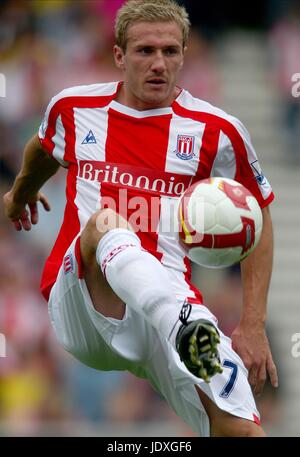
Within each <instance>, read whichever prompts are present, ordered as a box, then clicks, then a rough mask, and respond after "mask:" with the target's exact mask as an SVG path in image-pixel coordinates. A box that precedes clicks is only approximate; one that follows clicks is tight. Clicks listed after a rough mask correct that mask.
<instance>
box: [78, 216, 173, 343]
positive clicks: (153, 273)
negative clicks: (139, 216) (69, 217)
mask: <svg viewBox="0 0 300 457" xmlns="http://www.w3.org/2000/svg"><path fill="white" fill-rule="evenodd" d="M80 248H81V257H82V262H83V271H84V273H83V274H84V278H85V281H86V284H87V287H88V290H89V293H90V296H91V297H92V300H93V304H94V306H95V309H96V310H97V311H99V312H100V313H101V314H103V315H105V316H111V317H114V318H117V319H122V317H123V315H124V310H125V305H124V303H126V304H127V305H128V306H130V307H132V308H133V309H134V310H135V311H136V312H137V313H139V314H141V315H143V317H144V318H145V319H146V320H148V321H149V322H150V324H151V325H153V326H154V327H156V328H157V329H158V330H159V331H160V332H161V333H162V335H164V337H165V338H168V337H169V335H170V333H171V331H172V329H173V327H174V326H176V325H177V326H178V328H179V326H180V322H179V321H178V317H179V310H178V306H177V300H176V296H175V294H174V292H173V289H172V285H171V282H170V280H169V277H168V275H167V273H166V271H165V269H164V268H163V266H162V265H161V263H160V262H159V261H158V260H157V259H156V258H155V257H154V256H152V255H151V254H150V253H149V252H147V251H145V250H143V249H142V247H141V243H140V240H139V238H138V237H137V235H136V234H135V233H134V232H133V230H132V229H131V227H130V226H129V225H128V223H127V221H126V220H125V219H123V218H122V217H121V216H118V215H116V213H115V212H114V211H112V210H110V209H104V210H100V211H98V212H97V213H95V214H94V215H93V216H92V217H91V218H90V219H89V221H88V223H87V225H86V227H85V229H84V230H83V232H82V234H81V241H80ZM99 266H100V268H101V270H102V273H101V270H100V268H99ZM111 299H113V300H111ZM112 301H113V304H112V305H111V303H112ZM175 335H176V333H175V332H174V340H175Z"/></svg>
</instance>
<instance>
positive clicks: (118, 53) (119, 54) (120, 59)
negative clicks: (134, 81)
mask: <svg viewBox="0 0 300 457" xmlns="http://www.w3.org/2000/svg"><path fill="white" fill-rule="evenodd" d="M124 57H125V55H124V51H123V49H122V48H120V46H117V45H115V46H114V58H115V64H116V66H117V67H118V68H120V69H121V70H123V69H124Z"/></svg>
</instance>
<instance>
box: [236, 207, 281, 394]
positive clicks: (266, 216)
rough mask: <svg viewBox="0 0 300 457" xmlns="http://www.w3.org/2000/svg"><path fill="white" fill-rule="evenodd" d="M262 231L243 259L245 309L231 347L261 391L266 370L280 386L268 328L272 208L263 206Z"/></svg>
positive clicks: (274, 383) (271, 257)
mask: <svg viewBox="0 0 300 457" xmlns="http://www.w3.org/2000/svg"><path fill="white" fill-rule="evenodd" d="M262 213H263V230H262V235H261V239H260V241H259V243H258V245H257V247H256V248H255V249H254V251H253V252H252V253H251V254H250V255H249V256H248V257H247V258H246V259H244V260H243V261H242V262H241V274H242V284H243V309H242V313H241V319H240V322H239V325H238V326H237V328H236V329H235V330H234V332H233V333H232V336H231V338H232V347H233V349H234V350H235V351H236V352H237V353H238V354H239V355H240V357H241V358H242V360H243V362H244V364H245V366H246V368H247V369H248V370H249V382H250V384H251V385H252V386H253V388H254V392H255V393H256V394H259V393H261V391H262V389H263V386H264V383H265V380H266V375H267V373H268V374H269V376H270V379H271V383H272V385H273V386H274V387H277V385H278V378H277V372H276V367H275V364H274V362H273V359H272V354H271V350H270V347H269V343H268V338H267V336H266V331H265V322H266V317H267V296H268V289H269V284H270V278H271V273H272V263H273V229H272V220H271V215H270V210H269V207H266V208H263V210H262Z"/></svg>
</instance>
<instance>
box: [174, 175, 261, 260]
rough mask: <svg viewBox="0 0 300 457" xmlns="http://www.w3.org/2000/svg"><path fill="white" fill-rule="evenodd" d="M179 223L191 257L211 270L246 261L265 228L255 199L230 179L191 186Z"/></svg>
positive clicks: (210, 179)
mask: <svg viewBox="0 0 300 457" xmlns="http://www.w3.org/2000/svg"><path fill="white" fill-rule="evenodd" d="M178 220H179V235H180V239H181V241H182V242H183V243H184V245H185V247H186V248H187V249H188V257H189V258H190V259H191V260H193V261H194V262H196V263H197V264H199V265H203V266H206V267H210V268H222V267H228V266H230V265H233V264H235V263H237V262H240V261H241V260H242V259H244V258H245V257H246V256H247V255H248V254H250V252H252V251H253V249H254V248H255V247H256V245H257V243H258V241H259V239H260V235H261V231H262V224H263V219H262V212H261V209H260V206H259V204H258V202H257V200H256V198H255V197H254V196H253V195H252V194H251V192H250V191H249V190H248V189H246V187H244V186H243V185H242V184H240V183H239V182H237V181H234V180H233V179H228V178H208V179H203V180H201V181H198V182H196V183H195V184H193V185H192V186H190V187H189V188H188V189H187V190H186V191H185V192H184V194H183V195H182V196H181V198H180V201H179V206H178Z"/></svg>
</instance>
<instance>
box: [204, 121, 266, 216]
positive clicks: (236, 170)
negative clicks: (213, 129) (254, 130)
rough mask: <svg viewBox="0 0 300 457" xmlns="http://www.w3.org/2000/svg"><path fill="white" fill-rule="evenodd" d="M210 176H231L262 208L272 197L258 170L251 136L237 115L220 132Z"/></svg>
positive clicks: (264, 178) (259, 169)
mask: <svg viewBox="0 0 300 457" xmlns="http://www.w3.org/2000/svg"><path fill="white" fill-rule="evenodd" d="M212 175H213V176H223V177H227V178H232V179H234V180H236V181H238V182H240V183H241V184H243V185H244V186H245V187H246V188H247V189H248V190H250V192H251V193H252V194H253V195H254V196H255V197H256V199H257V201H258V203H259V205H260V206H261V208H263V207H265V206H267V205H269V204H270V203H271V201H272V200H273V199H274V193H273V191H272V187H271V185H270V183H269V181H268V180H267V178H266V176H265V175H264V173H263V171H262V169H261V166H260V163H259V160H258V157H257V154H256V152H255V149H254V147H253V145H252V142H251V138H250V135H249V133H248V131H247V129H246V128H245V126H244V125H243V124H242V122H240V121H239V120H238V119H236V118H233V117H231V122H228V123H227V124H226V126H225V128H224V129H222V131H221V132H220V138H219V146H218V152H217V155H216V157H215V160H214V164H213V168H212Z"/></svg>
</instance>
